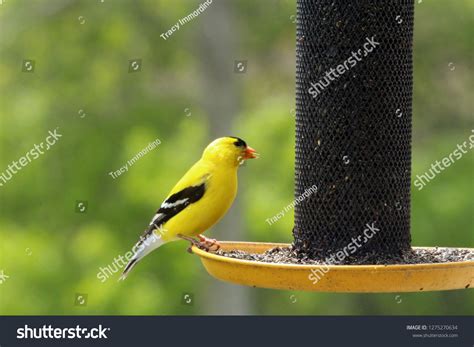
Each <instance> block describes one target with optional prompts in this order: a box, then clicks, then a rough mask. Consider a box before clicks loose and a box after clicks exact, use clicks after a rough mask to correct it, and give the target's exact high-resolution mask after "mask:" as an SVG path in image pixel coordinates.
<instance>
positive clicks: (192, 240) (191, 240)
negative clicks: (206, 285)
mask: <svg viewBox="0 0 474 347" xmlns="http://www.w3.org/2000/svg"><path fill="white" fill-rule="evenodd" d="M176 236H178V237H179V238H180V239H183V240H186V241H189V242H190V243H191V244H190V245H189V247H188V249H187V251H188V253H193V250H192V248H193V246H196V247H198V248H201V247H200V242H199V241H198V240H196V239H193V238H192V237H189V236H185V235H182V234H178V235H176Z"/></svg>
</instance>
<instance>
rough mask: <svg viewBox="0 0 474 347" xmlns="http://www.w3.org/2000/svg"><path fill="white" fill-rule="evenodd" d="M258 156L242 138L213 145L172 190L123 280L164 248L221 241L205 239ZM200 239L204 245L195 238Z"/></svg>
mask: <svg viewBox="0 0 474 347" xmlns="http://www.w3.org/2000/svg"><path fill="white" fill-rule="evenodd" d="M257 157H258V154H257V152H256V151H255V150H254V149H253V148H252V147H249V146H247V144H246V143H245V141H244V140H242V139H240V138H238V137H231V136H229V137H221V138H218V139H216V140H214V141H213V142H211V143H210V144H209V145H208V146H207V147H206V149H205V150H204V152H203V154H202V157H201V159H200V160H199V161H198V162H197V163H195V164H194V165H193V166H192V167H191V168H190V169H189V170H188V172H186V174H185V175H184V176H183V177H182V178H181V179H180V180H179V181H178V183H177V184H176V185H175V186H174V187H173V189H171V192H170V193H169V194H168V196H167V197H166V199H165V201H163V203H162V204H161V206H160V208H159V209H158V211H157V212H156V214H155V216H154V217H153V218H152V220H151V222H150V224H149V226H148V227H147V228H146V229H145V232H144V234H143V235H142V237H141V238H140V240H139V241H138V242H137V243H136V244H135V246H134V247H133V256H132V257H131V259H130V261H129V262H128V264H127V266H125V269H124V271H123V273H122V276H121V277H120V279H121V280H123V279H125V278H126V277H127V275H128V273H129V272H130V270H132V268H133V267H134V266H135V265H136V264H137V263H138V262H139V261H140V260H141V259H142V258H143V257H144V256H146V255H147V254H148V253H150V252H151V251H153V250H155V249H157V248H158V247H160V246H161V245H163V244H165V243H167V242H170V241H176V240H179V239H184V240H188V241H190V242H191V243H192V244H195V245H197V246H199V247H201V248H205V249H207V250H209V249H211V248H212V247H215V246H217V247H218V244H217V241H216V240H214V239H208V238H206V237H205V236H203V235H201V234H202V233H203V232H204V231H206V230H207V229H209V228H210V227H212V226H213V225H214V224H216V223H217V222H218V221H219V220H220V219H221V218H222V217H223V216H224V215H225V213H226V212H227V210H228V209H229V208H230V206H231V205H232V203H233V201H234V199H235V196H236V194H237V169H238V168H239V166H240V165H241V164H243V163H244V161H245V160H247V159H251V158H257ZM195 236H198V237H199V240H200V241H197V240H195V239H194V238H193V237H195Z"/></svg>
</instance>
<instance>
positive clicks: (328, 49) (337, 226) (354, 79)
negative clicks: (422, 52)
mask: <svg viewBox="0 0 474 347" xmlns="http://www.w3.org/2000/svg"><path fill="white" fill-rule="evenodd" d="M413 15H414V4H413V0H397V1H390V2H383V3H382V2H380V1H376V0H366V1H344V0H316V1H315V0H298V1H297V44H296V56H297V59H296V165H295V170H296V172H295V181H296V182H295V197H296V198H298V197H300V196H302V195H303V194H304V193H305V191H307V189H308V188H310V187H313V186H316V187H317V192H316V193H314V194H311V195H309V196H307V197H306V198H305V199H304V200H303V201H301V202H299V203H298V204H296V205H295V225H294V229H293V236H294V242H293V247H294V249H295V251H296V253H298V254H300V255H302V256H304V257H306V258H308V259H324V258H326V257H328V256H330V255H331V254H333V253H334V252H337V251H338V250H342V249H344V248H347V245H349V244H350V243H351V242H353V240H354V239H357V238H358V237H359V236H360V235H361V233H362V231H363V230H364V227H365V226H366V225H368V226H372V228H373V230H372V231H373V233H374V234H373V235H372V236H371V238H370V241H369V242H366V243H364V244H363V245H362V246H361V247H360V248H357V251H356V253H355V256H357V257H366V258H370V259H373V260H374V262H373V264H378V263H380V262H377V259H381V260H383V259H391V258H396V257H399V256H401V255H402V254H404V253H406V252H407V251H410V250H411V249H412V248H411V236H410V187H411V177H410V175H411V127H412V84H413V74H412V65H413V64H412V43H413ZM287 246H289V245H285V244H273V243H246V242H223V243H222V248H223V249H224V251H230V250H241V251H245V252H248V253H263V252H265V251H267V250H269V249H271V248H274V247H287ZM414 249H417V248H414ZM418 249H419V248H418ZM425 249H426V250H427V251H430V249H429V248H425ZM193 251H194V253H196V254H197V255H198V256H200V257H201V259H202V262H203V264H204V266H205V268H206V269H207V271H208V272H209V273H210V274H211V275H213V276H214V277H216V278H219V279H222V280H225V281H230V282H233V283H237V284H244V285H249V286H257V287H265V288H276V289H291V290H309V291H331V292H406V291H431V290H448V289H459V288H468V287H470V286H471V287H472V285H473V284H474V283H473V281H474V261H454V262H446V263H425V264H401V265H300V264H278V263H265V262H258V261H249V260H240V259H233V258H229V257H225V256H221V255H218V254H213V253H211V252H206V251H203V250H201V249H198V248H197V247H194V248H193ZM471 251H472V250H471ZM311 274H313V275H315V276H316V274H318V275H317V278H318V281H316V283H315V281H312V280H311ZM313 279H314V276H313Z"/></svg>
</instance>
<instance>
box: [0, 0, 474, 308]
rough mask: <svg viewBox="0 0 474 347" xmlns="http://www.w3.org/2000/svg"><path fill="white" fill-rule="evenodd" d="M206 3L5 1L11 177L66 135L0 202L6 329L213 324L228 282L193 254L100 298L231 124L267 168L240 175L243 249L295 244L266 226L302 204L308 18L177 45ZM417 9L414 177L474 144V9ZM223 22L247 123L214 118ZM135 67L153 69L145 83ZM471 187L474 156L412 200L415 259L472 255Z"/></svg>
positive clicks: (344, 299) (253, 15)
mask: <svg viewBox="0 0 474 347" xmlns="http://www.w3.org/2000/svg"><path fill="white" fill-rule="evenodd" d="M199 3H200V2H199V1H191V0H186V1H171V0H168V1H165V0H155V1H152V0H147V1H131V0H130V1H124V0H122V1H112V0H105V1H104V2H101V1H100V0H88V1H86V0H84V1H73V0H64V1H59V0H58V1H55V0H49V1H39V0H35V1H26V0H7V1H6V2H4V3H3V4H2V5H1V6H0V76H1V77H0V100H1V102H0V170H2V171H3V170H5V169H6V167H7V165H8V164H9V163H11V162H12V160H18V158H19V157H21V156H22V155H24V154H25V153H26V152H27V151H28V150H30V149H31V148H32V147H33V146H34V144H35V143H39V142H41V141H44V138H45V137H46V136H47V133H48V130H51V129H55V128H56V127H59V133H61V134H62V135H63V137H62V138H61V139H60V140H59V141H58V143H57V144H55V145H54V146H53V147H52V148H51V149H50V150H49V151H48V152H46V153H45V154H44V155H43V156H41V157H40V158H39V159H37V160H35V161H33V162H32V163H30V164H29V165H28V166H27V167H25V168H23V169H22V170H21V171H20V172H19V173H18V174H17V175H15V176H14V177H13V178H12V179H11V181H10V182H8V183H7V184H5V185H4V186H3V187H0V271H1V270H3V271H4V273H5V274H6V275H8V276H10V277H9V278H8V279H7V280H6V281H5V282H4V283H2V284H0V314H9V315H11V314H13V315H15V314H146V315H148V314H150V315H162V314H208V313H209V310H208V307H209V305H210V303H211V301H212V300H213V299H212V297H213V296H212V295H209V292H210V291H211V292H212V290H215V288H214V289H213V288H212V285H213V282H214V279H211V278H210V277H209V276H208V275H207V274H206V273H205V271H204V270H203V268H202V266H201V264H200V262H199V260H198V259H197V258H196V257H194V256H191V255H188V254H187V253H186V252H185V248H186V247H187V245H186V244H185V243H183V242H177V243H174V244H169V245H166V246H165V247H162V248H161V249H160V250H159V251H158V252H156V253H154V254H153V255H151V256H149V257H147V259H145V260H144V261H143V262H141V263H140V265H139V266H138V267H137V268H136V270H134V272H133V273H132V275H131V276H130V277H129V278H128V279H127V281H125V282H121V283H117V277H118V276H117V275H115V276H114V277H112V278H110V279H109V280H107V281H106V282H105V283H101V282H100V281H99V280H98V279H97V277H96V274H97V272H98V271H99V267H105V266H107V265H108V264H110V263H111V262H112V261H113V259H114V257H116V256H118V255H119V254H124V253H126V252H127V251H128V250H130V248H131V247H132V246H133V244H134V242H135V241H136V240H137V237H138V235H140V234H141V232H142V230H143V229H144V227H145V226H146V224H147V223H148V221H149V219H150V218H151V216H152V215H153V213H154V211H155V210H156V208H157V207H158V205H159V203H160V202H161V201H162V199H163V197H164V196H165V195H166V194H167V192H168V190H169V189H170V187H171V186H172V185H173V184H174V183H175V181H176V180H177V179H178V178H179V177H180V176H181V175H182V174H183V173H184V172H185V171H186V169H187V168H188V167H189V166H190V165H191V164H192V163H193V162H194V161H196V160H197V159H198V157H199V156H200V153H201V151H202V149H203V148H204V146H205V145H206V144H207V143H208V142H210V140H212V137H213V136H214V134H213V133H211V130H210V129H211V128H212V124H213V122H214V120H215V119H216V117H221V119H227V117H228V122H226V123H225V124H227V125H226V131H227V133H223V134H222V135H227V134H235V135H238V136H240V137H242V138H244V139H245V140H246V141H247V142H248V143H249V144H251V145H252V146H253V147H255V148H257V149H258V150H259V152H260V153H261V154H262V158H261V159H260V160H259V161H252V162H251V163H248V164H247V165H246V167H244V168H243V169H242V170H241V173H240V193H239V199H238V201H237V205H238V207H239V210H240V211H241V220H242V223H243V224H242V225H243V227H242V229H243V230H241V234H240V235H242V236H239V237H243V238H244V239H245V240H254V241H257V240H258V241H284V242H291V239H292V236H291V228H292V223H293V220H292V216H291V215H287V216H285V217H284V218H283V219H282V220H281V221H279V222H278V223H276V224H274V225H272V226H269V225H268V224H267V223H266V222H265V219H266V218H268V217H270V216H273V215H274V214H275V213H276V212H278V211H280V210H281V209H282V208H283V207H284V206H286V205H287V204H288V203H290V202H291V201H292V199H293V165H294V164H293V163H294V148H293V146H294V117H293V109H294V98H295V96H294V93H295V92H294V84H295V53H294V52H295V24H294V23H293V18H294V17H293V16H294V14H295V11H296V10H295V3H294V1H289V0H288V1H286V0H281V1H278V0H264V1H253V0H239V1H222V2H221V1H220V0H219V3H218V1H214V2H213V4H212V5H211V6H210V7H209V8H208V9H207V10H206V12H204V13H203V14H201V15H200V16H199V17H198V18H196V19H194V20H193V21H191V22H190V23H188V24H186V25H185V26H183V27H182V28H181V29H180V30H179V31H177V32H175V33H174V34H173V35H172V36H171V37H170V38H169V39H168V40H166V41H165V40H163V39H162V38H160V36H159V35H160V34H161V33H162V32H164V31H166V30H168V29H169V28H170V27H171V26H172V25H173V24H175V23H176V21H177V20H178V19H179V18H182V17H184V16H186V15H188V14H189V13H190V12H192V11H193V10H194V9H195V8H196V7H197V6H198V5H199ZM415 5H416V20H415V23H416V25H415V51H414V71H415V77H414V82H415V86H414V109H413V118H414V128H413V176H415V175H417V174H421V173H423V172H425V171H426V170H428V169H429V166H430V165H431V163H432V162H434V161H435V160H440V159H441V158H443V157H444V156H446V155H448V154H449V153H450V152H451V151H452V150H453V149H454V148H455V147H456V145H457V144H458V143H462V142H463V141H465V140H467V138H468V137H469V135H471V134H472V132H471V129H473V128H474V126H473V125H474V124H473V101H472V99H473V94H472V93H473V90H474V88H473V79H472V76H473V75H474V68H473V61H474V59H473V58H474V56H473V55H474V54H473V52H474V49H473V47H474V46H473V37H474V26H473V24H474V23H473V22H474V19H473V13H474V12H473V10H474V3H473V2H472V1H469V0H457V1H448V0H432V1H423V2H421V3H418V2H416V4H415ZM222 6H224V7H227V8H228V11H230V12H229V13H231V15H232V26H233V27H232V29H233V30H232V37H237V38H238V40H237V43H236V45H235V46H234V48H233V50H232V51H231V52H228V53H229V56H231V57H233V59H229V60H228V61H227V64H228V72H227V75H226V76H224V80H226V82H225V83H230V84H232V85H234V86H235V89H236V91H237V92H236V94H235V96H233V95H230V96H229V98H231V99H232V98H234V99H235V101H234V102H235V103H236V104H237V108H236V111H235V112H234V114H233V115H232V116H231V115H228V114H219V115H211V114H209V112H208V111H207V108H206V106H205V104H206V103H212V102H214V100H216V99H213V98H214V95H215V93H216V89H214V90H209V89H206V86H207V84H206V79H207V75H206V73H205V71H206V70H205V69H203V64H204V65H205V64H206V61H205V59H203V56H205V53H204V55H203V53H202V44H203V42H206V40H211V41H212V40H218V39H219V35H218V34H219V30H215V34H214V32H211V34H206V35H204V34H203V31H202V28H203V27H202V26H203V23H204V22H205V21H210V20H212V19H213V18H215V17H216V16H217V14H215V13H214V14H213V11H216V10H217V9H218V8H220V7H222ZM81 16H82V18H80V17H81ZM82 20H85V22H84V24H81V21H82ZM211 24H212V23H211ZM134 58H141V59H142V63H143V66H142V69H141V71H140V72H136V73H129V72H128V64H129V60H130V59H134ZM24 59H34V60H35V62H36V66H35V71H34V73H25V72H22V69H21V67H22V61H23V60H24ZM234 59H235V60H238V59H246V60H248V71H247V72H246V73H245V74H236V73H234V71H233V65H234ZM449 63H453V64H451V65H449ZM453 67H454V69H453ZM211 68H212V67H211ZM79 110H83V112H84V113H85V117H83V118H81V117H80V114H79ZM189 112H191V115H190V116H187V114H189ZM156 138H159V139H160V140H161V141H162V144H161V145H160V146H159V147H158V148H157V149H155V150H153V151H152V152H151V153H149V154H147V155H146V156H145V157H143V158H142V159H140V160H139V161H138V162H137V163H136V164H135V165H134V166H133V167H131V168H130V170H129V171H128V172H127V173H125V174H124V175H122V176H120V177H119V178H117V179H115V180H114V179H112V178H111V177H110V176H109V175H108V173H109V172H110V171H112V170H117V169H118V168H119V167H120V166H122V165H123V164H124V163H125V162H126V161H127V160H128V159H130V158H131V157H133V156H134V155H135V153H136V152H138V151H139V150H141V149H142V148H143V147H145V146H146V145H147V144H148V143H149V142H151V141H153V140H154V139H156ZM473 173H474V158H473V155H472V152H469V153H468V154H466V155H465V156H464V157H463V158H462V159H461V160H459V161H458V162H456V163H455V164H454V165H452V167H450V168H449V169H448V170H445V171H443V172H442V173H441V174H440V175H439V176H438V177H437V178H436V179H435V180H434V181H433V182H431V183H430V184H429V185H428V186H427V187H425V188H424V189H423V190H421V191H418V190H417V189H416V188H413V202H412V237H413V244H414V245H422V246H437V245H440V246H456V247H463V246H464V247H465V246H469V247H473V246H474V242H473V241H474V237H473V235H474V233H473V229H474V228H473V226H474V220H473V218H474V217H473V212H474V203H473V199H472V196H473V193H474V185H473ZM76 200H87V201H88V210H87V213H84V214H81V213H76V212H75V203H76ZM214 236H216V237H217V238H219V233H217V234H214ZM223 286H224V287H223V288H225V290H227V289H229V288H230V287H232V285H223ZM76 293H86V294H88V302H87V305H86V306H83V307H81V306H75V305H74V298H75V294H76ZM184 293H192V294H193V296H194V302H193V305H186V304H184V303H183V300H182V297H183V294H184ZM244 295H245V298H246V300H247V302H249V303H250V304H249V305H248V306H247V308H246V310H245V313H247V314H277V315H278V314H305V315H320V314H329V315H332V314H334V315H338V314H349V315H352V314H355V315H359V314H472V313H473V312H474V296H473V291H472V290H464V291H452V292H437V293H414V294H400V296H399V297H396V295H397V293H394V294H353V295H346V294H321V293H296V292H285V291H273V290H266V289H250V288H249V289H244ZM292 295H294V296H292ZM216 300H217V299H216ZM218 304H219V305H220V306H221V307H222V311H221V313H223V314H225V313H229V314H230V313H233V312H235V310H234V307H232V306H229V305H228V303H226V301H225V300H224V301H223V302H221V303H218ZM226 305H227V306H226Z"/></svg>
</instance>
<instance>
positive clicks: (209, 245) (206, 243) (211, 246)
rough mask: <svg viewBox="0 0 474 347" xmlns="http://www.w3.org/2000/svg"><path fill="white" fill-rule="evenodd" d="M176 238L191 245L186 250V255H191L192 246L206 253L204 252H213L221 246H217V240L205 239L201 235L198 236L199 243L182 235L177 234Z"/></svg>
mask: <svg viewBox="0 0 474 347" xmlns="http://www.w3.org/2000/svg"><path fill="white" fill-rule="evenodd" d="M176 236H178V237H179V238H180V239H183V240H186V241H189V242H190V243H191V245H190V246H189V247H188V249H187V251H188V253H193V250H192V247H193V246H196V247H197V248H199V249H202V250H203V251H206V252H209V251H211V252H215V251H217V250H218V249H219V248H221V246H220V245H219V243H218V242H217V240H215V239H209V238H207V237H205V236H202V235H198V237H199V241H198V240H196V239H194V238H192V237H189V236H185V235H182V234H178V235H176Z"/></svg>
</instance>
